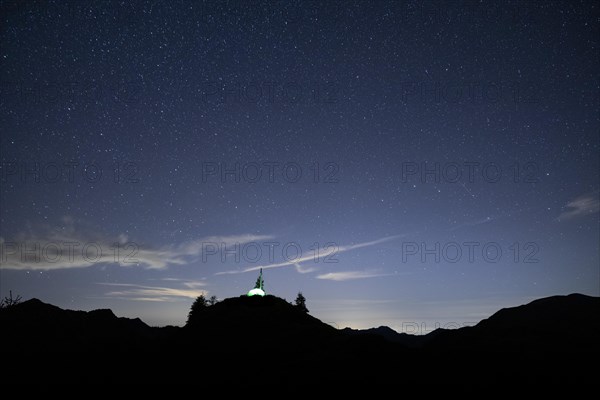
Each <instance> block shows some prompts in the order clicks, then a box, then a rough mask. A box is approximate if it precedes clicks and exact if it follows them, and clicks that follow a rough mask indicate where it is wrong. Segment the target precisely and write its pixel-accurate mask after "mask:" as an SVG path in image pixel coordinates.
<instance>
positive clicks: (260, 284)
mask: <svg viewBox="0 0 600 400" xmlns="http://www.w3.org/2000/svg"><path fill="white" fill-rule="evenodd" d="M264 295H265V281H263V277H262V268H261V269H260V275H258V279H256V284H255V285H254V289H252V290H251V291H249V292H248V296H264Z"/></svg>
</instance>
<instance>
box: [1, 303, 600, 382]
mask: <svg viewBox="0 0 600 400" xmlns="http://www.w3.org/2000/svg"><path fill="white" fill-rule="evenodd" d="M196 321H197V322H196V323H194V324H191V325H188V326H186V327H183V328H179V327H163V328H156V327H150V326H148V325H146V324H145V323H143V322H142V321H141V320H140V319H137V318H136V319H128V318H119V317H116V316H115V315H114V314H113V312H112V311H110V310H95V311H90V312H84V311H71V310H63V309H61V308H58V307H56V306H53V305H50V304H46V303H43V302H42V301H40V300H37V299H32V300H28V301H25V302H23V303H20V304H18V305H15V306H12V307H9V308H5V309H0V327H1V332H2V333H1V336H0V337H1V342H0V343H1V345H0V355H1V356H2V358H3V360H5V363H4V364H5V365H11V367H10V368H6V369H5V371H6V372H4V374H5V376H7V377H8V376H11V375H14V376H12V378H11V379H7V381H9V382H10V381H13V382H20V381H21V380H22V379H23V378H24V377H27V376H34V377H35V379H36V380H37V381H40V382H46V381H48V382H57V381H60V380H61V379H62V378H66V377H68V378H69V379H77V380H78V381H80V382H97V381H98V380H101V381H103V382H104V381H107V382H121V383H126V382H132V381H136V382H140V381H139V376H148V377H154V376H155V377H156V379H157V380H158V381H164V382H171V383H173V382H177V383H179V382H190V381H194V379H196V380H197V379H199V377H202V380H204V378H206V383H217V382H225V381H228V380H230V379H232V380H233V381H235V382H238V381H247V380H252V379H254V378H253V377H254V376H256V375H257V374H259V375H264V374H268V375H269V376H270V377H273V379H277V380H278V381H279V382H287V383H290V384H291V383H294V382H297V380H298V381H302V380H303V379H310V380H311V382H318V381H319V380H327V381H328V382H329V381H330V380H331V379H337V380H340V382H342V381H343V382H347V383H353V384H359V383H360V384H364V383H365V382H366V381H368V382H380V383H386V384H391V383H392V382H396V381H398V382H400V381H402V382H406V381H407V380H408V381H410V382H412V383H426V382H434V383H439V384H459V385H461V386H469V385H471V384H473V385H479V384H484V385H491V384H497V383H499V382H501V381H502V380H504V379H511V380H513V381H514V380H516V381H519V382H521V383H524V382H525V383H532V382H534V381H536V382H537V381H540V382H542V381H547V380H548V379H560V380H559V381H556V382H555V383H561V384H566V385H570V384H575V383H577V384H578V385H582V384H583V385H585V384H586V382H587V383H589V384H592V382H595V379H596V377H595V374H593V373H592V371H591V370H590V369H587V368H585V367H583V364H582V360H586V359H589V360H592V359H596V360H597V357H598V355H600V346H599V338H600V298H598V297H590V296H585V295H581V294H572V295H568V296H553V297H548V298H543V299H539V300H536V301H533V302H531V303H529V304H527V305H522V306H519V307H514V308H506V309H502V310H500V311H498V312H497V313H495V314H494V315H492V316H491V317H489V318H488V319H485V320H483V321H481V322H480V323H478V324H477V325H476V326H473V327H465V328H460V329H455V330H444V329H437V330H435V331H433V332H431V333H429V334H428V335H423V336H414V335H409V334H406V333H398V332H395V331H394V330H392V329H390V328H388V327H383V326H382V327H379V328H372V329H367V330H353V329H349V328H346V329H342V330H338V329H335V328H333V327H332V326H330V325H328V324H325V323H323V322H321V321H320V320H318V319H317V318H314V317H312V316H311V315H309V314H306V313H303V312H302V311H301V310H299V309H298V308H297V307H295V306H293V305H291V304H290V303H288V302H287V301H285V300H284V299H280V298H278V297H275V296H265V297H259V296H254V297H247V296H241V297H237V298H229V299H225V300H223V301H221V302H219V303H217V304H215V305H212V306H208V307H206V308H205V309H202V310H201V312H200V315H199V317H198V318H197V319H196ZM58 359H60V360H61V365H62V362H63V361H65V360H69V361H68V362H67V363H66V366H65V367H61V368H58V367H57V365H56V360H58ZM190 359H193V360H194V365H195V364H197V365H198V367H197V368H192V369H190V368H188V367H187V366H188V365H189V361H190ZM565 362H566V363H567V364H565ZM107 363H108V364H107ZM105 365H108V367H103V366H105ZM224 370H226V371H229V372H228V373H227V374H222V373H218V371H224ZM133 371H135V373H133ZM19 372H22V373H24V374H25V375H22V374H20V373H19ZM144 374H146V375H144ZM304 375H307V377H304ZM309 377H310V378H309Z"/></svg>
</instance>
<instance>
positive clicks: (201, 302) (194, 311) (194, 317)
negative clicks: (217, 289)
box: [187, 294, 214, 325]
mask: <svg viewBox="0 0 600 400" xmlns="http://www.w3.org/2000/svg"><path fill="white" fill-rule="evenodd" d="M213 297H214V296H213ZM206 307H208V302H207V301H206V298H205V297H204V295H202V294H201V295H200V296H198V297H197V298H196V300H194V303H193V304H192V307H191V308H190V312H189V314H188V319H187V324H188V325H190V324H195V323H197V322H198V320H199V318H200V314H201V312H202V310H204V309H206Z"/></svg>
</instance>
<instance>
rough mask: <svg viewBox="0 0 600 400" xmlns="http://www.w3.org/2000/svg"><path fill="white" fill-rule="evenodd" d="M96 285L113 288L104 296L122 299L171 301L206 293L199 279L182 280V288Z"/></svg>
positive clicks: (118, 284)
mask: <svg viewBox="0 0 600 400" xmlns="http://www.w3.org/2000/svg"><path fill="white" fill-rule="evenodd" d="M98 285H105V286H110V287H112V288H114V289H113V290H111V291H109V292H106V293H105V294H104V296H105V297H108V298H113V299H122V300H136V301H160V302H172V301H179V300H182V299H195V298H196V297H198V296H200V295H203V296H206V295H207V294H208V291H206V290H203V289H200V288H201V287H203V286H205V285H206V283H205V282H201V281H200V282H199V281H184V282H183V286H185V287H184V288H172V287H161V286H144V285H135V284H131V283H107V282H100V283H98Z"/></svg>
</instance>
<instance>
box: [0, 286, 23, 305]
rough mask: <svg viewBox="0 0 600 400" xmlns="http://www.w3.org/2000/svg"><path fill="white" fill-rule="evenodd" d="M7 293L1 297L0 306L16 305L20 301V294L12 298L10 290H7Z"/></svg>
mask: <svg viewBox="0 0 600 400" xmlns="http://www.w3.org/2000/svg"><path fill="white" fill-rule="evenodd" d="M8 293H9V295H8V296H5V297H4V298H3V299H2V301H0V308H8V307H12V306H16V305H17V304H19V303H20V302H21V296H19V295H17V297H15V298H14V299H13V297H12V290H9V291H8Z"/></svg>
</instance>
